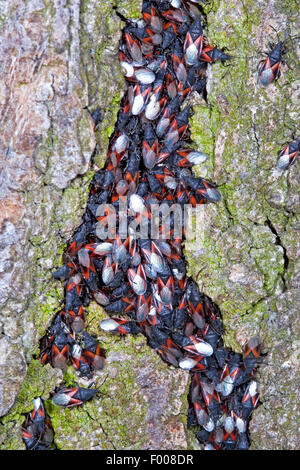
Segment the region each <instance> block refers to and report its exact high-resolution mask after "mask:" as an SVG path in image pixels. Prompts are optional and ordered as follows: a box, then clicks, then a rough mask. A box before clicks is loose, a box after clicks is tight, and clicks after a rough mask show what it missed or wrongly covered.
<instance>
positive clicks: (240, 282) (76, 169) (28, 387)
mask: <svg viewBox="0 0 300 470" xmlns="http://www.w3.org/2000/svg"><path fill="white" fill-rule="evenodd" d="M113 7H117V8H118V10H119V11H120V12H122V13H123V14H124V15H126V16H130V17H132V18H137V17H139V16H140V13H139V12H140V8H141V2H140V1H128V2H123V1H119V0H115V1H109V0H101V1H100V0H81V1H80V0H72V2H71V1H68V0H27V1H26V2H24V1H21V0H11V1H10V2H7V1H4V0H0V63H1V69H0V129H1V132H0V152H1V154H0V159H1V160H0V161H1V167H0V168H1V173H0V181H1V186H0V200H1V207H0V306H1V312H0V416H2V418H1V423H0V446H1V448H3V449H9V448H13V449H22V448H23V443H22V440H21V437H20V425H21V423H22V421H23V420H24V413H26V412H28V411H30V410H31V409H32V399H33V398H34V397H36V396H39V395H41V396H42V397H43V398H44V399H45V400H47V399H48V398H49V393H50V391H51V390H53V388H54V387H55V385H56V384H59V383H60V381H61V380H62V373H61V372H60V371H57V370H54V369H52V368H51V367H50V366H46V367H42V366H41V365H40V364H39V363H38V362H37V361H36V360H34V359H33V355H34V354H36V353H37V351H38V340H39V338H40V337H41V336H42V335H43V334H44V332H45V330H46V329H47V327H48V326H49V324H50V323H51V320H52V318H53V316H54V313H55V311H56V310H57V309H58V307H59V304H60V302H61V301H62V299H63V290H62V286H61V284H60V283H57V282H54V281H53V280H52V279H51V273H52V272H53V271H54V268H55V267H57V266H59V264H60V260H61V255H62V253H63V250H64V247H65V243H66V241H67V240H68V239H69V237H70V236H71V234H72V232H73V231H74V228H75V227H76V226H77V225H78V224H79V223H80V217H81V215H82V213H83V211H84V208H85V203H86V200H87V196H88V191H89V182H90V179H91V175H92V171H93V170H95V169H96V168H97V167H100V166H101V164H102V162H103V160H104V158H105V154H106V148H107V144H108V139H109V135H110V133H111V131H112V129H113V127H114V121H115V118H116V114H117V111H118V108H119V103H120V98H121V95H122V89H123V85H124V82H123V79H122V74H121V71H120V67H119V63H118V57H117V49H118V41H119V32H120V29H121V28H122V22H121V21H120V19H119V18H118V17H117V15H116V14H115V11H114V10H113ZM206 10H207V23H208V27H207V28H206V32H207V35H208V38H209V40H210V42H213V43H214V44H216V45H218V46H219V47H222V46H225V47H227V48H228V50H229V52H230V53H231V54H232V55H233V56H234V57H233V60H232V64H231V66H230V67H228V68H225V69H224V68H223V67H222V66H221V65H216V66H214V67H213V69H212V72H211V76H210V80H209V84H208V91H209V95H208V104H206V103H203V102H199V104H198V105H196V106H195V107H194V111H195V114H194V118H193V123H192V132H193V138H194V140H195V143H196V145H198V147H199V148H201V149H202V150H203V151H206V152H207V153H208V154H209V155H210V157H211V158H210V159H209V161H208V162H207V163H206V164H205V165H202V166H201V168H199V169H197V172H198V174H199V175H200V174H201V176H207V177H209V178H210V179H212V180H214V181H216V182H217V183H218V185H219V187H220V190H221V192H222V197H223V199H222V202H221V203H219V204H218V205H208V206H207V207H205V213H204V217H203V223H200V225H199V226H198V230H199V232H200V233H201V239H202V242H203V243H202V245H201V246H199V245H198V244H195V243H193V242H189V243H188V244H187V245H186V255H187V257H188V260H189V262H190V272H191V273H192V274H193V275H194V276H195V277H197V276H198V277H197V279H198V281H199V285H200V286H201V287H203V290H204V292H205V293H206V294H208V295H209V296H211V297H212V299H213V300H214V301H215V302H217V303H218V305H219V306H220V308H221V309H222V312H223V317H224V323H225V326H226V342H227V344H228V345H231V346H233V347H234V348H235V349H239V348H240V347H241V345H242V344H243V343H244V342H245V341H246V339H247V338H249V337H250V336H253V335H255V334H258V335H259V336H261V337H262V339H263V341H264V346H265V350H266V352H268V355H267V356H266V358H265V359H264V364H263V365H262V367H261V369H260V374H259V381H260V385H259V387H260V391H261V399H262V401H263V404H262V406H261V407H259V408H258V409H257V410H256V411H255V413H254V418H253V420H252V423H251V431H252V448H257V449H295V448H297V447H299V441H297V409H296V403H297V400H296V398H297V397H296V393H297V389H299V386H297V380H298V379H297V366H298V365H297V349H296V348H297V343H296V339H297V336H298V335H297V324H296V315H297V293H298V296H299V292H297V290H296V287H297V284H298V285H299V267H298V266H299V258H298V256H299V221H298V219H299V211H300V207H299V206H300V202H299V172H300V169H299V162H297V163H296V165H294V166H293V167H291V169H290V170H289V171H288V172H286V173H284V174H282V173H281V172H278V171H277V170H275V164H276V155H277V151H278V150H280V148H281V147H282V145H283V144H284V143H285V142H286V141H288V140H291V135H292V132H293V131H295V130H296V125H297V122H299V103H300V99H299V86H300V80H299V77H298V78H297V77H296V70H297V60H299V50H298V51H297V48H296V41H295V39H291V38H292V36H295V34H296V26H297V24H296V21H297V13H298V8H297V2H296V1H287V0H285V1H276V0H268V1H266V0H264V1H256V2H254V1H250V0H244V1H243V2H240V1H238V0H237V1H234V2H230V1H225V0H218V1H217V0H216V1H212V2H209V5H207V6H206ZM271 26H273V27H274V28H275V29H276V30H277V31H278V32H279V34H280V36H282V38H283V39H284V38H285V39H287V42H286V45H287V48H288V52H287V54H286V62H287V63H288V64H289V67H287V66H283V67H282V75H281V77H280V79H279V81H278V82H276V83H275V84H272V85H270V86H269V87H268V88H267V89H266V90H265V89H262V88H261V87H258V85H257V82H256V80H257V64H258V62H259V60H260V59H261V58H262V56H261V55H260V51H262V50H266V49H267V48H268V42H269V41H270V40H273V41H276V40H277V38H276V33H275V32H274V30H273V29H272V28H271ZM297 53H298V55H297ZM98 105H99V106H100V108H101V112H102V120H101V122H100V124H99V125H98V126H97V128H96V130H94V126H93V121H92V119H91V117H90V114H89V111H90V112H92V111H94V109H95V108H96V107H97V106H98ZM297 243H298V244H297ZM298 302H299V299H298ZM89 310H90V314H89V316H88V331H89V332H91V333H95V334H97V336H98V338H99V340H100V341H101V342H102V343H103V345H104V347H105V348H106V349H107V355H108V359H107V362H106V367H105V369H104V371H103V372H102V373H101V374H99V376H98V377H97V378H96V384H98V385H99V387H100V395H101V398H100V399H99V400H96V401H92V402H90V403H87V404H86V405H85V406H84V407H80V408H78V409H71V410H62V409H60V408H57V407H55V406H54V405H52V404H51V402H49V401H48V402H47V407H48V412H49V414H50V415H51V418H52V422H53V425H54V429H55V442H56V445H57V446H58V447H59V448H61V449H112V448H116V449H140V448H143V449H145V448H152V449H184V448H189V449H191V448H198V447H197V444H196V443H195V440H194V439H193V437H192V434H193V433H190V432H188V431H187V430H186V394H187V380H188V377H187V374H186V373H185V372H183V371H179V370H175V369H174V368H172V367H170V368H169V367H168V366H166V365H165V364H164V363H162V361H161V360H160V358H159V357H158V356H157V355H156V354H155V353H154V352H153V351H152V350H150V348H148V347H147V346H146V344H145V340H144V338H139V337H138V338H135V339H133V338H126V339H125V340H124V339H119V338H116V337H114V336H111V335H104V334H102V333H100V331H99V328H98V325H99V320H100V319H101V318H103V316H104V315H105V314H104V312H102V311H101V309H100V308H99V307H97V306H95V305H91V306H90V308H89ZM298 331H299V330H298ZM64 379H65V381H66V382H67V383H70V384H71V383H74V381H78V378H77V377H75V376H74V373H73V370H72V368H68V370H67V371H66V372H65V374H64ZM81 382H82V381H81Z"/></svg>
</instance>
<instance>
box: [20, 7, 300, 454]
mask: <svg viewBox="0 0 300 470" xmlns="http://www.w3.org/2000/svg"><path fill="white" fill-rule="evenodd" d="M199 3H200V2H199V1H197V0H170V1H161V0H151V1H149V0H144V2H143V7H142V17H143V18H142V20H139V21H129V20H128V21H127V22H126V26H125V28H124V30H123V35H122V40H121V44H120V49H119V57H120V63H121V66H122V68H123V70H124V76H125V80H126V92H125V95H124V98H123V100H122V103H121V109H120V111H119V113H118V117H117V122H116V125H115V130H114V132H113V134H112V136H111V139H110V144H109V148H108V153H107V161H106V165H105V168H104V169H102V170H100V171H98V172H97V173H96V174H95V176H94V179H93V181H92V187H91V193H90V197H89V201H88V204H87V210H86V213H85V214H84V217H83V223H82V224H81V226H80V227H79V228H78V229H77V231H76V232H75V235H74V237H73V240H72V241H71V242H70V243H69V245H68V248H67V250H66V253H65V258H64V259H65V263H64V265H63V267H61V268H60V269H59V270H58V271H57V272H56V273H55V274H54V277H55V278H56V279H61V280H63V281H64V283H65V306H64V309H63V310H61V311H60V312H58V314H57V315H56V317H55V319H54V321H53V323H52V325H51V327H50V328H49V330H48V332H47V334H46V335H45V336H44V337H43V338H42V340H41V344H40V348H41V353H40V361H41V362H42V363H43V364H47V363H50V364H51V365H52V366H53V367H57V368H60V369H64V368H65V367H66V365H67V364H69V363H71V364H72V365H73V367H74V368H75V370H76V371H77V372H78V374H79V375H81V376H83V377H87V378H91V377H92V375H93V373H94V372H95V371H98V370H101V369H102V368H103V367H104V362H105V351H104V350H103V349H102V348H101V347H100V345H99V344H98V342H97V340H96V339H95V338H93V337H92V336H91V335H89V334H88V333H87V332H86V331H84V329H85V311H84V307H85V306H87V305H88V304H89V302H90V301H91V300H94V301H96V302H97V303H98V304H100V305H101V306H103V307H104V308H105V310H106V312H107V314H108V315H109V316H110V317H109V318H107V319H105V320H103V321H102V322H101V324H100V328H101V329H102V330H103V331H105V332H108V333H115V334H120V335H128V334H133V335H137V334H143V335H145V337H146V338H147V341H148V344H149V346H151V347H152V348H153V349H155V350H156V351H157V353H158V354H159V355H160V356H161V358H162V359H163V360H164V361H165V362H167V363H168V364H170V365H172V366H173V367H180V368H181V369H184V370H186V371H188V372H189V374H190V378H191V383H190V389H189V395H188V411H187V421H188V426H190V427H195V428H196V437H197V439H198V440H199V442H200V443H201V444H203V445H204V448H205V449H208V450H209V449H216V450H218V449H221V450H231V449H239V450H246V449H248V448H249V445H250V436H249V421H250V419H251V416H252V413H253V410H254V409H255V408H256V407H257V406H258V404H259V395H258V390H257V382H256V380H255V372H256V369H257V366H258V363H259V358H260V356H261V349H262V346H261V342H260V340H259V339H258V338H252V339H250V340H249V341H248V343H247V344H246V345H245V346H244V351H243V353H242V354H240V353H236V352H234V351H232V350H231V349H229V348H227V347H225V346H224V343H223V339H222V334H223V327H222V318H221V313H220V311H219V308H218V307H217V305H216V304H215V303H214V302H213V301H212V300H211V299H210V298H209V297H207V296H206V295H205V294H204V293H202V292H201V291H200V290H199V288H198V285H197V283H196V282H195V281H194V280H193V279H192V278H190V277H188V276H187V273H186V271H187V266H186V261H185V258H184V255H183V247H182V239H180V238H176V237H175V236H174V224H175V220H174V217H173V219H172V218H171V225H170V227H166V226H165V225H164V220H162V219H160V225H159V233H158V236H157V237H156V238H153V237H151V233H150V225H151V210H150V206H151V204H154V203H161V202H164V203H166V204H168V206H171V205H172V204H174V203H176V204H179V205H180V206H181V207H182V209H183V208H184V205H186V204H190V205H191V206H193V207H195V206H196V205H198V204H207V203H217V202H218V201H219V200H220V198H221V195H220V193H219V191H218V189H217V188H216V185H215V184H214V183H212V182H210V181H207V180H206V179H204V178H198V177H195V176H194V175H193V173H192V172H191V168H192V167H193V165H197V164H199V163H202V162H203V161H205V159H206V155H204V154H203V152H202V151H200V150H194V149H193V148H192V147H191V141H190V132H189V125H188V121H189V117H190V115H191V107H190V106H189V105H188V101H189V98H190V96H191V94H192V93H194V92H197V93H198V94H200V95H201V94H203V96H204V97H205V89H206V71H207V67H208V64H214V63H215V62H216V61H220V62H221V63H222V64H225V63H226V62H227V61H228V60H229V59H230V56H229V55H228V54H226V53H225V52H224V51H222V50H218V49H217V48H216V47H214V46H213V45H210V44H209V42H208V40H207V39H206V37H205V36H204V33H203V28H202V23H203V19H202V17H201V8H199ZM281 54H282V43H278V44H277V45H276V47H274V48H273V49H272V50H271V52H270V53H269V54H268V57H267V59H266V60H265V62H264V63H263V64H262V65H261V66H260V69H259V80H260V82H261V84H262V85H263V86H267V85H269V84H270V83H271V82H272V81H274V80H275V79H276V78H277V77H278V71H279V65H280V61H281ZM299 142H300V141H299V139H297V140H296V142H294V143H290V144H288V145H287V146H286V147H285V149H284V150H283V151H282V152H281V153H280V155H279V162H278V166H279V167H280V168H281V169H285V168H287V166H289V165H291V164H292V163H293V161H294V159H295V156H296V154H297V153H298V152H299ZM125 198H126V200H127V201H129V204H128V207H127V209H126V211H125V213H124V211H123V212H120V211H118V208H119V204H120V202H122V201H124V200H125ZM100 206H101V207H102V208H103V207H104V210H103V211H102V213H101V214H100V215H99V207H100ZM114 208H115V209H116V211H115V213H116V214H117V216H116V227H117V230H116V233H113V232H112V233H108V236H107V237H106V238H105V239H102V238H100V237H99V236H98V235H99V232H98V228H99V224H100V226H103V227H104V226H108V225H109V222H110V221H111V220H112V219H113V217H114V211H113V210H112V209H114ZM142 215H143V216H144V219H145V220H146V227H147V236H144V237H136V236H134V235H133V233H132V232H131V231H130V230H127V235H126V236H125V237H121V236H120V234H119V232H118V229H120V227H121V224H123V225H124V221H125V225H126V227H127V228H128V227H129V226H130V224H131V223H132V222H133V221H134V220H135V221H136V220H138V221H140V220H141V218H142ZM182 225H183V222H182ZM120 315H123V317H120ZM96 394H97V390H92V389H84V388H67V387H65V386H62V387H60V388H59V389H58V390H57V391H56V392H54V394H53V396H52V400H53V402H54V403H56V404H57V405H59V406H65V407H72V406H77V405H81V404H82V403H84V402H85V401H87V400H90V399H92V398H93V397H94V396H95V395H96ZM50 438H51V425H50V423H49V419H48V418H47V417H46V414H45V410H44V407H43V404H42V401H41V400H40V399H37V400H36V402H35V408H34V410H33V411H32V412H31V413H30V414H29V415H28V417H27V418H26V420H25V422H24V424H23V440H24V442H25V444H26V447H27V448H28V449H33V448H39V447H41V446H42V447H47V446H48V447H51V445H52V441H51V439H50Z"/></svg>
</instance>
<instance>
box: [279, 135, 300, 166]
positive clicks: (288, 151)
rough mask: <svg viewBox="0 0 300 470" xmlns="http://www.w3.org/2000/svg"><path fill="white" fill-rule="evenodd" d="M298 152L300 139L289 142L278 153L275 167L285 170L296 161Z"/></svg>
mask: <svg viewBox="0 0 300 470" xmlns="http://www.w3.org/2000/svg"><path fill="white" fill-rule="evenodd" d="M299 152H300V139H299V138H298V139H295V140H293V141H292V142H289V143H288V144H287V145H286V146H285V147H284V148H283V149H282V150H281V151H280V152H279V153H278V160H277V168H279V170H283V171H284V170H287V169H288V168H289V167H290V166H291V165H293V164H294V163H295V161H296V158H297V156H298V155H299Z"/></svg>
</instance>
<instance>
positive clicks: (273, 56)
mask: <svg viewBox="0 0 300 470" xmlns="http://www.w3.org/2000/svg"><path fill="white" fill-rule="evenodd" d="M269 47H270V52H268V53H267V58H266V59H265V60H264V61H263V62H262V63H261V65H260V66H259V69H258V80H259V83H260V84H261V85H262V86H264V87H267V86H268V85H270V83H272V82H273V81H274V80H277V79H278V77H279V75H280V66H281V63H282V55H283V53H284V48H283V41H278V43H277V44H275V45H273V44H269Z"/></svg>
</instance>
